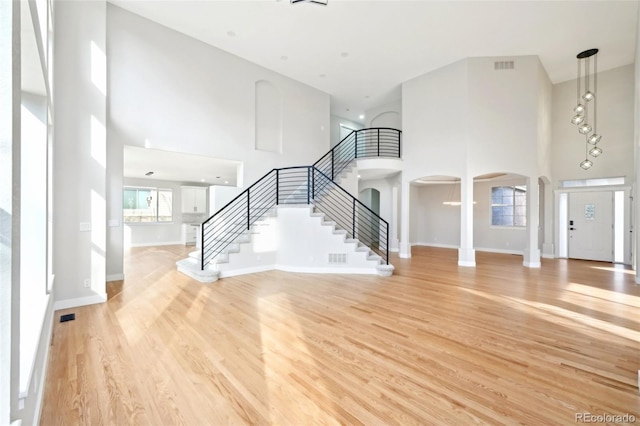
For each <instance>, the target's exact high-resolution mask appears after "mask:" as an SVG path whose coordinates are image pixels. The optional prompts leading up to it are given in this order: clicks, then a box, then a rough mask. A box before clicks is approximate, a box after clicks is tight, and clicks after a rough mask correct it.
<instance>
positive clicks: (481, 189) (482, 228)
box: [473, 179, 537, 254]
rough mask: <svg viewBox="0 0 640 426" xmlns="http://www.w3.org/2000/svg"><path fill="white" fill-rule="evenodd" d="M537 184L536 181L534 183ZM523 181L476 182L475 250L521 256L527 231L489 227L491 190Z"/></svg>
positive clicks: (474, 189) (474, 194)
mask: <svg viewBox="0 0 640 426" xmlns="http://www.w3.org/2000/svg"><path fill="white" fill-rule="evenodd" d="M535 182H536V184H537V180H536V181H535ZM525 184H526V180H525V179H516V180H506V181H505V180H500V181H490V182H476V183H475V184H474V188H473V198H474V200H475V202H476V204H475V205H474V207H473V242H474V247H475V248H476V250H480V251H483V250H484V251H497V252H504V253H514V254H523V252H524V250H525V248H526V244H527V229H526V228H517V227H513V228H511V227H503V226H492V225H491V188H492V187H495V186H512V185H525Z"/></svg>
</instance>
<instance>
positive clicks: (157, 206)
mask: <svg viewBox="0 0 640 426" xmlns="http://www.w3.org/2000/svg"><path fill="white" fill-rule="evenodd" d="M130 190H135V191H136V197H135V198H136V207H137V204H138V202H139V201H140V198H139V197H140V196H139V194H138V191H140V190H144V191H150V192H153V193H155V202H154V205H153V207H152V206H149V208H152V209H153V213H154V214H153V215H147V216H143V215H139V216H132V215H127V214H126V211H127V210H140V209H137V208H135V209H130V208H127V206H126V203H125V193H126V191H130ZM163 192H164V193H169V194H170V195H171V210H170V216H168V217H169V220H160V218H161V217H166V215H162V216H161V209H160V199H161V198H162V197H161V196H160V194H161V193H163ZM173 192H174V191H173V188H165V187H159V186H138V185H123V187H122V223H123V224H125V225H168V224H172V223H173V221H174V214H173V210H174V207H173V204H174V196H173V195H174V194H173ZM127 217H140V218H144V217H153V218H154V219H153V220H138V221H131V220H127Z"/></svg>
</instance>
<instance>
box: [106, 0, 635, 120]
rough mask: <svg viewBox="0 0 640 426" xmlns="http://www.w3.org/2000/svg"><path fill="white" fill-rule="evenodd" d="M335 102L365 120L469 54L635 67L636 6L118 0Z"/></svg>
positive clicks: (567, 74) (564, 69)
mask: <svg viewBox="0 0 640 426" xmlns="http://www.w3.org/2000/svg"><path fill="white" fill-rule="evenodd" d="M110 2H111V3H113V4H115V5H118V6H120V7H123V8H125V9H127V10H129V11H131V12H134V13H137V14H139V15H142V16H144V17H146V18H148V19H151V20H153V21H156V22H158V23H160V24H163V25H165V26H167V27H170V28H173V29H175V30H177V31H180V32H182V33H184V34H187V35H190V36H192V37H194V38H197V39H199V40H202V41H204V42H206V43H208V44H211V45H213V46H216V47H218V48H220V49H222V50H225V51H228V52H230V53H233V54H235V55H237V56H240V57H243V58H245V59H247V60H249V61H251V62H254V63H256V64H259V65H262V66H264V67H266V68H269V69H272V70H275V71H277V72H279V73H281V74H284V75H286V76H289V77H291V78H293V79H296V80H298V81H301V82H304V83H306V84H308V85H310V86H313V87H315V88H317V89H319V90H322V91H324V92H326V93H328V94H330V95H331V99H332V101H331V109H332V114H335V115H339V116H342V117H344V118H349V119H352V120H354V121H361V122H364V121H366V118H365V120H360V119H359V118H358V116H359V115H360V114H362V113H364V112H365V111H366V110H367V109H369V108H371V107H376V106H379V105H382V104H384V103H386V102H389V101H393V100H397V99H399V98H400V85H401V83H402V82H405V81H407V80H409V79H412V78H414V77H417V76H419V75H422V74H424V73H426V72H429V71H431V70H434V69H437V68H440V67H442V66H444V65H447V64H450V63H452V62H455V61H457V60H460V59H463V58H466V57H476V56H507V57H511V56H519V55H538V56H539V57H540V60H541V61H542V64H543V65H544V67H545V68H546V70H547V72H548V74H549V77H550V78H551V80H552V82H553V83H558V82H561V81H565V80H569V79H573V78H575V73H576V59H575V55H576V54H577V53H579V52H581V51H583V50H586V49H589V48H599V49H600V54H599V55H598V68H599V70H600V71H602V70H606V69H610V68H615V67H618V66H622V65H627V64H630V63H633V62H634V49H635V37H636V27H637V21H638V2H637V1H609V0H604V1H579V0H575V1H493V2H487V1H432V0H413V1H402V0H395V1H364V0H329V4H328V6H321V5H316V4H311V3H304V2H301V3H298V4H295V5H292V4H290V2H289V1H288V0H231V1H229V0H227V1H220V0H199V1H187V0H174V1H154V0H147V1H141V0H111V1H110Z"/></svg>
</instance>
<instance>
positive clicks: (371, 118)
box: [366, 99, 402, 130]
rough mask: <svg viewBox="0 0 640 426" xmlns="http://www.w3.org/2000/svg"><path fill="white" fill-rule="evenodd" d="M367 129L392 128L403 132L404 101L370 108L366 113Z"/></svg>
mask: <svg viewBox="0 0 640 426" xmlns="http://www.w3.org/2000/svg"><path fill="white" fill-rule="evenodd" d="M366 120H367V127H390V128H392V129H399V130H402V101H401V100H400V99H398V100H397V101H395V102H390V103H387V104H384V105H380V106H377V107H375V108H370V109H368V110H367V112H366Z"/></svg>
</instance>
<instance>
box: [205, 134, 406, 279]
mask: <svg viewBox="0 0 640 426" xmlns="http://www.w3.org/2000/svg"><path fill="white" fill-rule="evenodd" d="M400 135H401V132H400V130H396V129H389V128H373V129H363V130H357V131H353V132H351V133H350V134H349V135H347V137H345V138H344V139H343V140H342V141H341V142H340V143H339V144H337V145H336V146H335V147H333V148H332V149H331V150H330V151H329V152H328V153H327V154H325V155H324V156H323V157H322V158H320V160H318V161H317V162H316V163H315V164H314V165H313V166H302V167H286V168H280V169H273V170H271V171H270V172H268V173H267V174H265V175H264V176H262V177H261V178H260V179H258V180H257V181H256V182H255V183H254V184H253V185H251V186H250V187H248V188H247V189H246V190H245V191H243V192H242V193H240V194H239V195H238V196H236V197H235V198H234V199H233V200H231V201H230V202H229V203H228V204H227V205H225V206H224V207H222V208H221V209H220V210H218V211H217V212H216V213H215V214H214V215H213V216H211V217H210V218H209V219H207V220H206V221H205V222H203V223H202V226H201V259H200V260H201V265H200V266H201V269H204V268H205V267H206V266H207V265H208V264H209V263H210V262H211V261H213V260H214V259H215V258H216V257H218V256H220V255H222V254H224V253H225V250H226V249H227V248H228V247H229V246H230V245H231V244H233V243H234V242H236V241H238V239H239V237H240V236H242V235H245V234H246V233H247V232H248V231H250V229H251V226H252V225H253V224H254V223H255V222H257V221H258V220H260V219H262V218H264V217H265V216H266V215H267V214H268V213H269V212H270V211H272V210H273V209H274V208H275V207H276V206H277V205H280V204H312V203H313V205H314V208H315V210H317V211H319V212H322V213H324V214H325V216H326V217H327V220H330V221H334V222H335V223H336V225H337V227H338V228H340V229H342V230H344V231H346V232H347V238H353V239H358V240H359V241H360V243H362V244H363V245H365V246H367V247H369V249H370V250H372V251H373V252H374V253H376V254H377V255H379V256H380V257H381V259H382V261H383V262H384V263H386V264H388V263H389V241H388V240H389V224H388V223H387V222H386V221H385V220H384V219H382V218H381V217H380V216H379V215H377V214H376V213H375V212H373V211H372V210H371V209H369V208H368V207H367V206H365V205H364V204H363V203H362V202H360V201H359V200H358V199H357V198H355V197H354V196H353V195H351V194H350V193H349V192H348V191H346V190H345V189H344V188H342V187H341V186H340V185H338V184H337V183H336V182H335V178H336V177H338V176H339V175H340V173H342V172H343V171H344V170H345V169H346V168H347V167H348V166H349V164H350V163H351V162H352V161H353V160H354V159H357V158H372V157H392V158H400Z"/></svg>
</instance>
